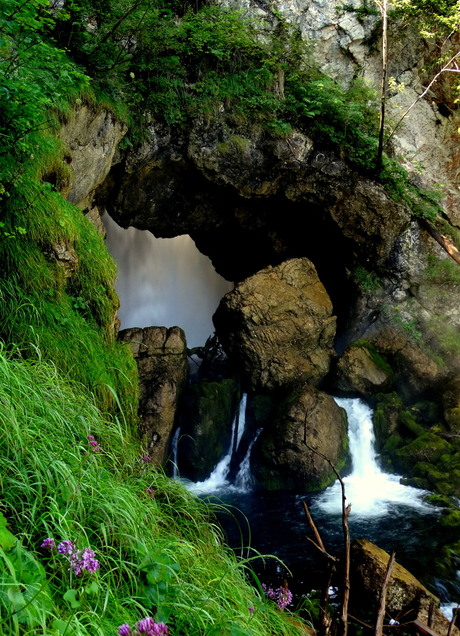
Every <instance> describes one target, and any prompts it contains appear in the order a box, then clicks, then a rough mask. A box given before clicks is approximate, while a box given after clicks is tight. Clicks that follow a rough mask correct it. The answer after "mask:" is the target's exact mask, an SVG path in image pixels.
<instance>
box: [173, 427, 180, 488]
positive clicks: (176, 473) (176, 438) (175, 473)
mask: <svg viewBox="0 0 460 636" xmlns="http://www.w3.org/2000/svg"><path fill="white" fill-rule="evenodd" d="M179 437H180V426H178V427H177V429H176V432H175V433H174V435H173V438H172V440H171V462H172V466H173V469H172V477H173V479H176V478H177V477H178V476H179V469H178V467H177V457H178V453H177V447H178V444H179Z"/></svg>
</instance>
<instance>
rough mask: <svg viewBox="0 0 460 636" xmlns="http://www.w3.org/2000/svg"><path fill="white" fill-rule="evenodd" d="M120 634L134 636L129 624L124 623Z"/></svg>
mask: <svg viewBox="0 0 460 636" xmlns="http://www.w3.org/2000/svg"><path fill="white" fill-rule="evenodd" d="M118 633H119V635H120V636H132V632H131V627H130V626H129V625H128V623H123V625H120V627H119V628H118Z"/></svg>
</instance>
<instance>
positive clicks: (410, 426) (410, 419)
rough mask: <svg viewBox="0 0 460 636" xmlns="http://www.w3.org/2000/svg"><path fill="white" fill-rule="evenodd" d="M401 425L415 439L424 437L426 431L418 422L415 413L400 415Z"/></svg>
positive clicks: (402, 413) (408, 412)
mask: <svg viewBox="0 0 460 636" xmlns="http://www.w3.org/2000/svg"><path fill="white" fill-rule="evenodd" d="M399 423H400V425H401V427H402V429H403V431H405V432H406V433H409V434H412V435H413V436H414V437H418V436H419V435H423V434H424V433H425V432H426V430H425V428H424V427H423V426H422V425H421V424H419V423H418V422H417V420H416V419H415V417H414V415H413V413H411V412H410V411H401V412H400V414H399Z"/></svg>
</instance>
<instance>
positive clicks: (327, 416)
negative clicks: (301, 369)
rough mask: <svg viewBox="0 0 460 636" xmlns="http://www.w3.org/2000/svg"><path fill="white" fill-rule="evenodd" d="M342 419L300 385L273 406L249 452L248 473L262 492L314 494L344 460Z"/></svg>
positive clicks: (331, 404) (326, 400)
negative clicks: (277, 404) (308, 492)
mask: <svg viewBox="0 0 460 636" xmlns="http://www.w3.org/2000/svg"><path fill="white" fill-rule="evenodd" d="M346 431H347V426H346V414H345V411H344V410H343V409H341V408H340V407H339V406H338V405H337V404H336V402H335V401H334V400H333V398H331V397H330V396H329V395H326V394H325V393H322V392H320V391H318V390H316V389H315V388H313V387H310V386H306V387H304V388H303V389H301V390H300V391H297V392H295V393H292V394H291V395H290V396H289V397H288V398H287V399H285V400H284V401H283V402H281V404H280V405H279V408H278V410H277V413H276V414H275V416H274V418H273V420H272V421H271V422H270V424H269V425H267V426H265V428H264V429H263V431H262V433H261V435H260V437H259V440H258V442H257V443H256V445H255V446H254V449H253V453H252V463H251V464H252V472H253V475H254V477H255V478H256V481H257V483H258V484H259V485H260V486H261V487H263V488H265V489H267V490H291V491H297V492H300V491H303V492H305V491H315V490H322V489H323V488H325V487H326V486H328V485H330V484H331V483H332V482H334V481H335V479H336V476H335V474H334V472H333V471H332V469H331V467H330V465H329V464H328V463H327V462H326V461H325V460H324V459H323V458H322V457H321V456H320V455H318V454H316V453H315V452H313V451H312V450H311V449H315V450H317V451H319V452H320V453H322V454H323V455H324V456H325V457H327V458H328V459H330V461H331V462H332V463H333V464H334V465H335V466H336V468H337V469H339V470H340V469H341V468H343V466H344V465H345V463H346V461H347V459H348V438H347V434H346Z"/></svg>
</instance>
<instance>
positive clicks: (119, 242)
mask: <svg viewBox="0 0 460 636" xmlns="http://www.w3.org/2000/svg"><path fill="white" fill-rule="evenodd" d="M104 225H105V227H106V230H107V247H108V250H109V252H110V254H111V255H112V257H113V258H114V260H115V262H116V263H117V266H118V278H117V282H116V289H117V293H118V296H119V298H120V311H119V314H118V315H119V318H120V321H121V328H122V329H126V328H127V327H151V326H162V327H173V326H175V325H178V326H180V327H182V328H183V329H184V331H185V334H186V337H187V345H188V346H189V347H196V346H200V345H204V343H205V342H206V340H207V338H208V336H210V335H211V334H212V333H213V332H214V327H213V325H212V320H211V316H212V314H213V313H214V311H215V310H216V307H217V305H218V304H219V302H220V299H221V298H222V296H223V295H224V294H226V293H227V292H228V291H229V290H230V289H231V288H232V284H231V283H229V282H228V281H226V280H225V279H223V278H222V277H221V276H219V275H218V274H217V273H216V271H215V270H214V268H213V266H212V264H211V261H210V260H209V258H207V257H206V256H204V255H203V254H201V253H200V252H199V251H198V250H197V248H196V247H195V243H194V242H193V241H192V239H191V238H190V237H189V236H178V237H176V238H173V239H157V238H155V236H154V235H153V234H151V232H148V231H147V230H136V229H135V228H132V227H131V228H128V229H127V230H124V229H122V228H121V227H120V226H118V225H117V224H116V223H115V221H113V220H112V219H111V218H110V217H109V216H108V215H107V214H106V215H105V216H104Z"/></svg>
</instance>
